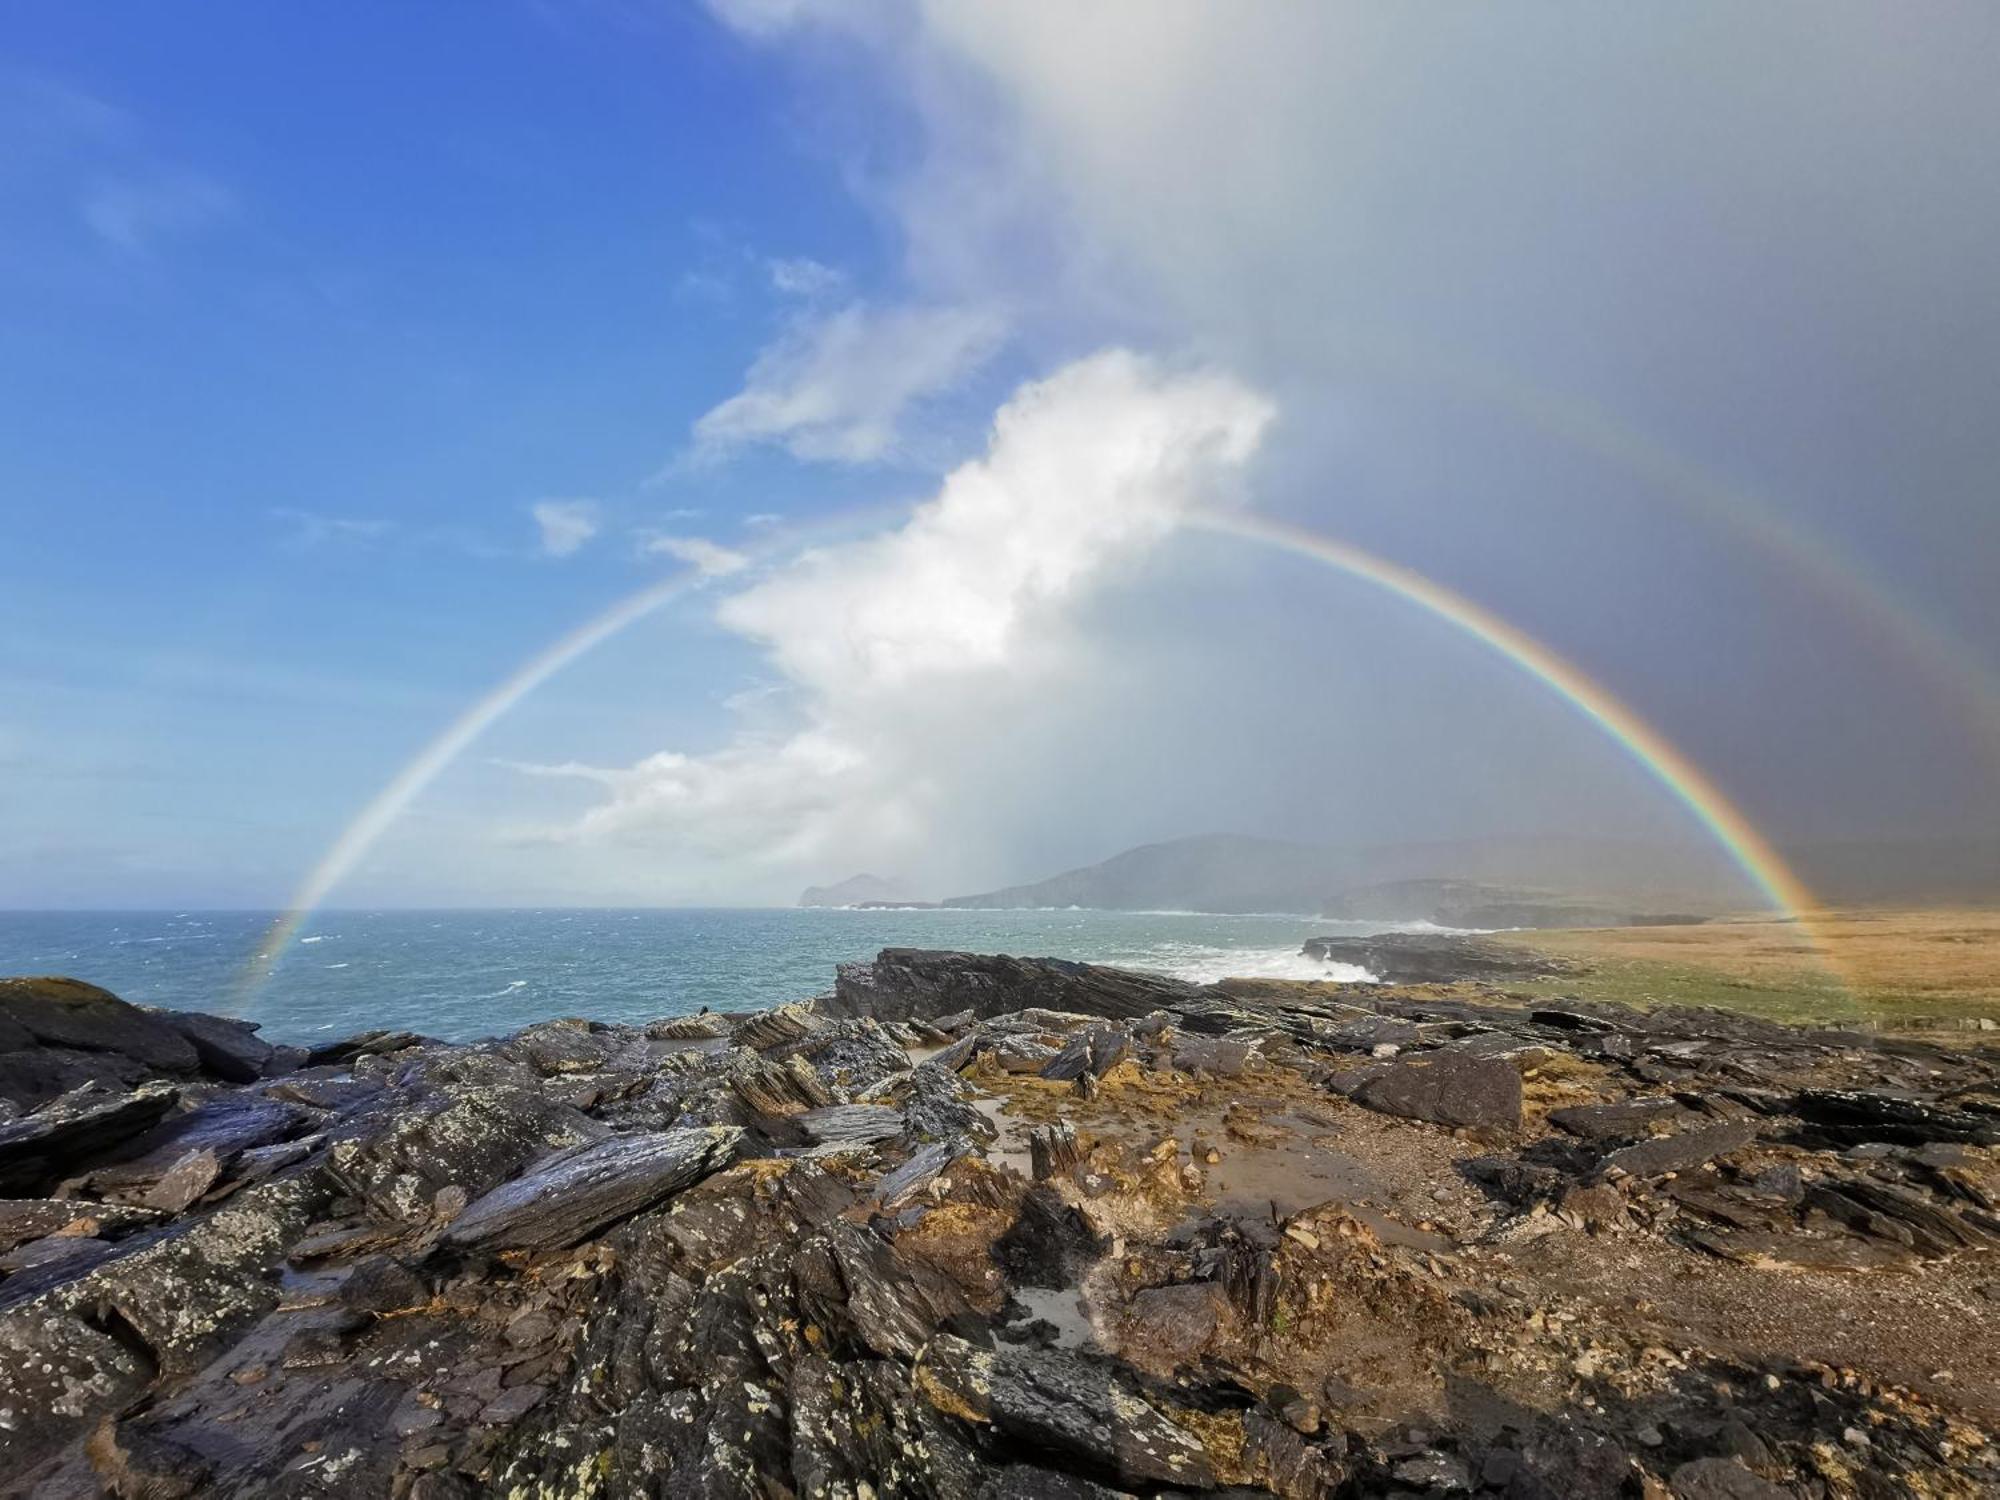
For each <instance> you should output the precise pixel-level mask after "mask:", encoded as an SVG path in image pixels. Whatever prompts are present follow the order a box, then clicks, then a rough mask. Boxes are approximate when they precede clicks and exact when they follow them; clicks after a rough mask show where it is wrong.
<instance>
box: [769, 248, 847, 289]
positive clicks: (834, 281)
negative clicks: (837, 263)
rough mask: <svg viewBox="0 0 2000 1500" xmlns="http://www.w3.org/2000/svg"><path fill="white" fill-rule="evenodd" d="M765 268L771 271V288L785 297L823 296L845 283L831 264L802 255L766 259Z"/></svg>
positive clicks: (845, 279) (845, 280)
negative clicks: (823, 263) (824, 263)
mask: <svg viewBox="0 0 2000 1500" xmlns="http://www.w3.org/2000/svg"><path fill="white" fill-rule="evenodd" d="M766 269H767V270H768V271H769V272H770V273H771V289H772V290H773V291H776V292H781V293H783V294H784V295H785V296H787V297H806V298H812V297H824V296H826V295H827V294H828V293H830V292H837V291H839V290H840V288H841V287H842V286H844V285H846V283H847V278H846V277H845V276H843V275H841V274H840V272H838V271H836V270H835V269H834V268H833V267H832V266H823V265H821V264H820V263H819V262H818V261H816V260H813V259H811V258H810V257H808V256H803V255H801V256H795V257H793V258H791V259H784V258H780V259H776V260H771V261H768V262H766Z"/></svg>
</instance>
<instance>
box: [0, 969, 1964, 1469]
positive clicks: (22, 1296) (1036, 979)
mask: <svg viewBox="0 0 2000 1500" xmlns="http://www.w3.org/2000/svg"><path fill="white" fill-rule="evenodd" d="M1431 957H1432V958H1433V959H1435V958H1436V955H1432V956H1431ZM1503 982H1504V980H1503ZM40 1078H46V1079H49V1080H53V1082H52V1083H51V1084H50V1085H49V1086H46V1087H44V1086H39V1085H36V1084H35V1083H34V1080H36V1079H40ZM0 1080H5V1081H8V1082H7V1090H8V1098H9V1100H10V1102H9V1103H8V1104H7V1105H5V1106H4V1109H0V1113H5V1114H6V1115H9V1116H11V1117H10V1118H6V1119H5V1120H4V1122H0V1182H4V1191H5V1192H6V1193H8V1194H9V1195H11V1196H10V1197H9V1198H7V1199H6V1200H5V1201H4V1202H0V1272H4V1279H3V1280H0V1493H5V1494H9V1495H29V1496H36V1497H41V1500H58V1497H69V1496H78V1497H80V1496H96V1495H103V1494H112V1495H117V1496H148V1497H178V1496H194V1495H202V1496H207V1495H221V1496H271V1495H308V1494H310V1495H328V1494H333V1495H342V1496H375V1495H381V1496H396V1497H403V1496H407V1497H413V1500H443V1497H460V1496H466V1497H469V1496H476V1495H487V1494H497V1495H522V1496H557V1495H561V1496H623V1495H664V1496H677V1497H678V1496H685V1497H693V1496H744V1497H750V1496H760V1497H763V1496H783V1495H797V1496H859V1495H864V1494H872V1495H876V1496H911V1497H915V1496H926V1497H964V1500H974V1497H991V1500H1006V1497H1014V1500H1027V1497H1036V1496H1060V1497H1116V1496H1120V1495H1134V1494H1144V1495H1158V1496H1165V1495H1190V1494H1208V1493H1215V1494H1229V1495H1235V1496H1249V1495H1282V1496H1297V1497H1305V1496H1334V1495H1339V1496H1446V1495H1462V1494H1472V1493H1480V1494H1489V1495H1506V1496H1517V1497H1524V1496H1558V1495H1559V1496H1613V1495H1659V1496H1666V1495H1672V1496H1678V1497H1682V1500H1695V1497H1701V1496H1797V1495H1808V1494H1811V1495H1828V1496H1848V1495H1854V1496H1874V1495H1889V1494H1926V1495H1935V1496H1966V1497H1971V1496H1975V1495H1980V1494H1990V1493H1993V1492H1994V1489H1995V1487H1996V1485H2000V1455H1996V1453H1995V1449H1994V1445H1993V1439H1992V1432H1993V1430H1994V1426H1995V1423H1996V1421H2000V1350H1996V1348H1995V1347H1994V1344H1993V1341H1992V1340H1991V1339H1990V1337H1987V1336H1986V1333H1987V1330H1989V1329H1990V1327H1991V1324H1992V1320H1993V1317H1994V1315H1995V1312H1996V1310H2000V1300H1996V1299H2000V1217H1996V1211H1995V1209H1996V1203H1997V1202H2000V1153H1996V1143H2000V1054H1996V1052H1995V1051H1994V1050H1993V1049H1991V1048H1986V1049H1979V1048H1975V1047H1962V1048H1952V1047H1943V1046H1936V1045H1932V1044H1929V1043H1923V1042H1915V1041H1907V1040H1901V1039H1897V1038H1893V1037H1883V1036H1876V1035H1872V1034H1865V1033H1855V1032H1836V1031H1828V1030H1821V1029H1811V1028H1792V1027H1785V1026H1779V1025H1775V1024H1771V1023H1766V1022H1760V1021H1754V1020H1748V1019H1745V1018H1743V1017H1739V1016H1732V1015H1727V1014H1724V1013H1721V1012H1716V1011H1700V1010H1688V1009H1666V1010H1659V1011H1654V1012H1651V1013H1649V1014H1642V1013H1639V1012H1636V1011H1630V1010H1624V1009H1621V1008H1618V1007H1613V1006H1601V1005H1585V1004H1581V1003H1577V1004H1551V1003H1546V1002H1525V1001H1518V1000H1516V999H1513V998H1511V997H1509V996H1508V995H1507V994H1506V993H1505V992H1504V990H1502V989H1498V988H1494V987H1492V986H1491V985H1488V984H1483V983H1453V984H1436V985H1427V986H1422V987H1414V988H1411V987H1403V988H1399V987H1394V986H1384V985H1325V984H1292V983H1282V982H1276V981H1265V982H1226V983H1224V984H1221V985H1214V986H1195V985H1187V984H1181V983H1177V982H1174V981H1170V980H1163V979H1160V978H1158V977H1156V976H1149V975H1138V974H1128V973H1123V972H1120V971H1117V970H1110V969H1103V968H1097V967H1093V966H1090V965H1083V964H1074V963H1062V962H1057V961H1053V960H1037V959H1014V958H1002V957H991V956H980V955H970V954H957V953H940V952H929V951H920V950H907V949H902V950H889V951H886V952H884V953H883V954H881V955H880V956H879V957H878V958H877V959H876V960H875V961H873V962H871V963H866V964H852V965H844V966H842V967H841V968H840V970H839V972H838V974H837V976H836V980H835V984H834V987H833V989H832V991H831V992H830V993H829V994H827V995H824V996H821V997H818V998H816V999H814V1000H812V1001H808V1002H804V1003H800V1004H796V1005H789V1006H784V1007H781V1008H779V1009H776V1010H769V1011H761V1012H753V1013H743V1014H729V1015H721V1014H707V1013H704V1014H700V1015H692V1016H686V1015H684V1016H669V1017H663V1018H661V1019H659V1020H657V1021H655V1022H653V1023H652V1024H650V1025H647V1026H610V1025H603V1024H598V1023H593V1022H590V1021H587V1020H580V1019H567V1020H555V1021H549V1022H544V1023H542V1024H540V1025H536V1026H531V1027H529V1028H527V1029H525V1030H523V1031H521V1032H518V1033H516V1034H514V1035H512V1036H508V1037H503V1038H496V1039H493V1040H490V1041H484V1042H477V1043H472V1044H465V1045H453V1044H447V1043H443V1042H437V1041H430V1040H427V1039H425V1038H422V1037H418V1036H413V1035H410V1034H408V1033H386V1032H366V1033H362V1034H360V1035H357V1036H355V1037H353V1038H350V1039H348V1040H346V1041H343V1042H339V1043H335V1044H332V1045H329V1046H325V1047H321V1048H318V1049H315V1050H313V1051H310V1052H308V1051H305V1050H303V1049H298V1048H288V1047H284V1046H273V1045H270V1044H267V1043H265V1042H264V1041H262V1040H261V1039H260V1038H258V1037H257V1035H256V1032H255V1030H254V1028H251V1027H248V1026H246V1025H244V1024H243V1023H240V1022H235V1021H231V1020H227V1019H224V1018H218V1017H203V1016H195V1015H187V1014H178V1013H167V1012H151V1011H145V1010H142V1009H139V1008H137V1007H133V1006H128V1005H125V1004H124V1003H123V1002H122V1001H119V1000H117V999H116V998H115V997H112V996H110V995H107V994H105V993H104V992H103V991H100V990H94V989H92V988H90V987H89V986H84V985H79V984H76V983H75V982H73V981H52V980H26V981H11V982H6V983H3V984H0ZM58 1087H59V1088H60V1089H61V1092H59V1093H51V1092H50V1089H51V1088H58Z"/></svg>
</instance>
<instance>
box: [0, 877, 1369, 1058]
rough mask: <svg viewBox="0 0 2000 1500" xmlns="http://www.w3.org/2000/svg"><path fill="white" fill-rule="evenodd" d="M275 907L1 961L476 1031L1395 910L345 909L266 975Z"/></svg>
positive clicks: (1132, 961)
mask: <svg viewBox="0 0 2000 1500" xmlns="http://www.w3.org/2000/svg"><path fill="white" fill-rule="evenodd" d="M272 919H273V914H272V913H270V912H208V911H196V912H179V913H176V912H0V974H69V975H73V976H74V977H76V978H78V979H85V980H89V981H90V982H91V983H93V984H99V985H102V986H104V987H105V988H106V989H109V990H112V991H115V992H116V993H117V994H119V995H122V996H124V997H125V998H126V999H128V1000H131V1001H134V1002H136V1003H138V1004H143V1005H166V1006H173V1007H176V1008H180V1009H189V1010H209V1011H218V1012H223V1013H227V1014H239V1015H243V1016H246V1017H248V1018H250V1019H253V1020H257V1021H260V1022H262V1023H263V1026H264V1034H265V1035H266V1036H267V1037H269V1038H270V1039H271V1040H273V1041H298V1042H311V1041H315V1040H324V1039H327V1038H329V1037H332V1036H338V1035H343V1034H345V1033H347V1032H351V1031H357V1030H360V1029H361V1028H363V1027H369V1026H396V1027H408V1028H410V1029H411V1030H414V1031H421V1032H426V1033H428V1034H430V1035H433V1036H441V1037H447V1038H452V1039H463V1038H469V1037H475V1036H486V1035H491V1034H493V1033H495V1032H502V1031H510V1030H513V1029H515V1028H516V1027H520V1026H524V1025H527V1024H528V1023H529V1022H531V1021H537V1020H542V1019H545V1018H547V1017H550V1016H571V1015H580V1016H588V1017H591V1018H593V1019H597V1020H604V1021H637V1020H646V1019H650V1018H652V1017H655V1016H662V1015H673V1014H680V1013H685V1012H688V1011H693V1010H698V1009H700V1008H701V1007H702V1006H704V1005H706V1006H710V1007H712V1008H714V1009H717V1010H725V1009H745V1008H750V1007H755V1006H763V1005H776V1004H780V1003H782V1002H784V1001H787V1000H800V999H804V998H806V997H808V996H811V995H815V994H818V993H820V992H822V991H824V990H827V989H829V988H831V987H832V984H833V971H834V965H835V964H837V963H840V962H843V961H845V960H848V959H860V958H870V957H873V956H874V954H875V953H876V952H877V951H878V950H879V949H882V948H887V947H915V948H962V949H968V950H972V951H975V952H981V953H1013V954H1018V955H1022V956H1030V957H1043V956H1047V957H1055V958H1075V959H1083V960H1086V961H1089V962H1095V963H1109V964H1120V965H1124V966H1126V967H1130V968H1140V969H1151V970H1155V971H1158V972H1161V973H1167V974H1173V975H1177V976H1179V977H1182V978H1187V979H1194V980H1212V979H1220V978H1223V977H1226V976H1229V975H1263V976H1277V977H1286V978H1334V979H1355V978H1361V977H1364V976H1362V975H1361V973H1360V972H1359V971H1357V970H1353V969H1348V968H1345V967H1343V966H1339V965H1335V966H1331V967H1329V966H1327V965H1323V964H1318V963H1315V962H1313V961H1311V960H1308V959H1305V958H1302V957H1301V956H1300V955H1299V945H1300V944H1301V943H1302V942H1303V941H1304V940H1305V939H1306V938H1308V937H1313V936H1317V935H1322V934H1328V933H1338V932H1372V931H1379V930H1381V928H1382V926H1383V924H1381V923H1355V922H1327V921H1322V920H1319V919H1317V918H1312V917H1295V916H1208V915H1196V914H1190V913H1172V912H1166V913H1160V912H1102V911H840V910H785V909H755V910H723V909H708V910H671V911H635V910H612V911H577V910H544V911H336V912H323V913H320V914H318V915H317V916H316V917H315V918H314V919H313V921H312V922H311V924H310V925H308V926H307V927H306V928H305V930H304V931H303V932H302V933H301V934H300V936H299V939H298V941H297V942H295V943H294V944H293V945H292V947H291V948H290V949H289V950H288V951H287V952H286V953H285V954H284V956H283V957H282V959H281V960H280V962H279V963H278V966H277V968H276V969H275V970H274V971H273V972H272V973H271V974H270V976H269V978H268V979H267V980H266V981H265V982H264V983H262V984H261V985H259V986H256V987H254V988H248V989H246V987H245V985H244V983H243V981H244V975H245V972H246V962H247V960H248V959H249V957H250V955H251V954H252V953H254V952H255V951H256V949H257V946H258V944H259V943H260V942H261V941H262V940H263V937H264V935H265V933H266V932H267V931H269V929H270V926H271V922H272Z"/></svg>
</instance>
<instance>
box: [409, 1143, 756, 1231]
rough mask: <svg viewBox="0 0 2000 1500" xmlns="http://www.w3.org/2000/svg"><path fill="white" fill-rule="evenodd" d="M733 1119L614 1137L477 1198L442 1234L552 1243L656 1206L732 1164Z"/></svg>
mask: <svg viewBox="0 0 2000 1500" xmlns="http://www.w3.org/2000/svg"><path fill="white" fill-rule="evenodd" d="M742 1140H743V1131H742V1130H741V1129H740V1128H738V1127H736V1126H733V1125H708V1126H701V1127H697V1128H695V1129H690V1130H668V1131H662V1132H650V1131H649V1132H646V1133H644V1134H639V1135H621V1136H613V1137H612V1138H611V1139H610V1140H608V1141H600V1142H598V1143H597V1144H596V1145H594V1146H587V1147H585V1148H584V1149H583V1150H581V1151H578V1152H577V1153H575V1154H574V1155H572V1156H567V1157H564V1158H563V1159H562V1160H561V1161H559V1162H556V1163H555V1164H553V1165H551V1166H548V1167H544V1168H543V1169H542V1170H541V1171H539V1172H530V1173H529V1174H528V1175H527V1176H525V1177H518V1178H516V1179H515V1180H514V1181H512V1182H509V1183H505V1184H503V1185H502V1186H500V1187H497V1188H495V1189H494V1190H493V1191H492V1192H490V1193H488V1194H486V1195H485V1196H484V1197H483V1198H479V1199H477V1200H475V1201H474V1202H473V1203H471V1204H470V1205H468V1206H467V1208H466V1210H465V1212H463V1213H462V1214H460V1215H459V1216H458V1218H457V1219H455V1220H454V1221H453V1222H452V1225H451V1228H450V1229H449V1230H447V1231H446V1233H445V1239H446V1240H447V1241H448V1242H450V1243H452V1244H455V1245H461V1246H472V1245H477V1246H480V1247H482V1248H486V1249H492V1250H553V1249H560V1248H562V1247H564V1246H567V1245H574V1244H576V1243H577V1242H578V1241H579V1240H582V1239H586V1238H588V1237H589V1236H590V1235H591V1234H593V1233H595V1232H596V1231H597V1230H599V1229H602V1228H604V1227H605V1226H606V1225H608V1224H612V1223H616V1222H617V1221H618V1220H620V1219H626V1218H630V1217H631V1216H632V1215H633V1214H636V1213H638V1212H640V1211H641V1210H643V1209H647V1208H651V1207H652V1206H653V1205H654V1204H656V1203H658V1202H660V1201H661V1200H662V1199H664V1198H668V1197H671V1196H672V1195H673V1194H674V1193H677V1192H679V1191H680V1190H681V1189H682V1188H684V1187H688V1186H690V1185H692V1184H693V1183H696V1182H699V1181H700V1180H701V1179H702V1178H704V1177H706V1176H708V1175H709V1174H710V1173H711V1172H714V1171H717V1170H719V1169H720V1168H722V1167H724V1166H727V1165H728V1163H729V1161H730V1159H731V1158H732V1157H734V1156H735V1154H736V1149H737V1147H738V1146H739V1145H740V1144H741V1142H742Z"/></svg>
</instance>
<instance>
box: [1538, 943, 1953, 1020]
mask: <svg viewBox="0 0 2000 1500" xmlns="http://www.w3.org/2000/svg"><path fill="white" fill-rule="evenodd" d="M1589 962H1590V964H1591V972H1589V973H1587V974H1572V975H1563V976H1561V977H1557V978H1549V979H1534V980H1526V981H1523V982H1521V983H1520V984H1519V985H1518V986H1517V987H1518V988H1520V989H1522V990H1524V991H1526V992H1527V993H1529V994H1533V995H1540V996H1547V997H1549V998H1556V997H1560V996H1573V997H1576V998H1578V999H1583V1000H1603V1001H1610V1002H1613V1003H1616V1004H1619V1005H1630V1006H1633V1007H1635V1008H1637V1009H1640V1010H1651V1009H1653V1008H1655V1007H1656V1006H1661V1005H1708V1006H1714V1007H1715V1008H1717V1009H1718V1010H1733V1011H1740V1012H1741V1013H1743V1014H1745V1015H1752V1016H1761V1017H1763V1018H1765V1019H1767V1020H1772V1021H1790V1022H1818V1023H1821V1024H1839V1023H1854V1022H1867V1023H1871V1024H1874V1025H1877V1026H1884V1027H1899V1026H1912V1027H1918V1028H1922V1027H1923V1026H1924V1023H1926V1022H1933V1023H1934V1022H1937V1021H1945V1022H1956V1021H1959V1020H1970V1019H1974V1018H1977V1017H1980V1016H1986V1015H1991V1014H1992V1013H1993V1005H1992V1002H1991V1001H1989V1000H1984V999H1974V998H1971V997H1961V996H1951V995H1935V994H1931V995H1926V994H1919V993H1897V992H1894V991H1869V992H1866V993H1864V994H1862V995H1858V996H1857V995H1855V994H1854V993H1852V992H1850V991H1848V990H1846V989H1844V988H1842V987H1841V986H1840V985H1839V984H1837V983H1836V982H1834V981H1833V980H1832V979H1829V978H1826V977H1823V976H1820V975H1815V974H1810V973H1802V974H1798V975H1795V976H1790V977H1787V978H1784V979H1778V978H1775V977H1774V978H1773V979H1771V980H1750V979H1742V978H1734V977H1731V976H1730V975H1727V974H1724V973H1720V972H1718V971H1717V970H1716V969H1714V968H1709V967H1703V966H1697V965H1682V964H1669V963H1661V962H1658V961H1657V960H1653V959H1633V958H1611V957H1602V956H1594V957H1592V958H1591V959H1590V960H1589Z"/></svg>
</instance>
